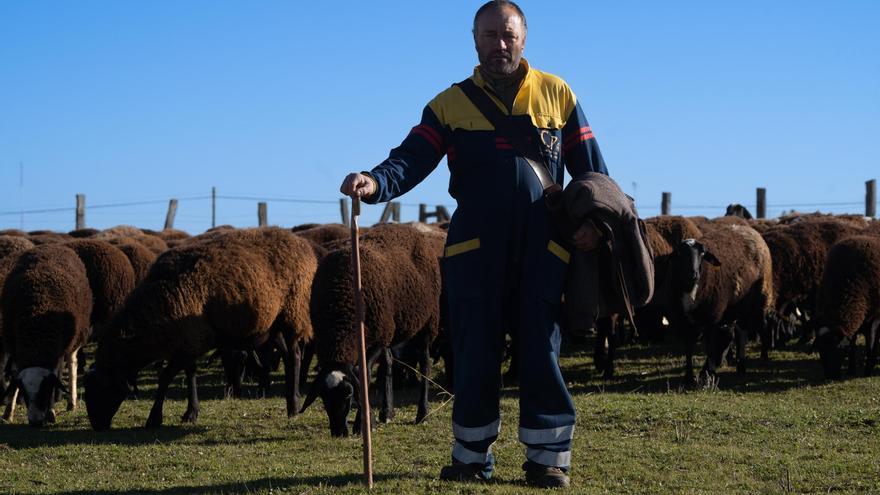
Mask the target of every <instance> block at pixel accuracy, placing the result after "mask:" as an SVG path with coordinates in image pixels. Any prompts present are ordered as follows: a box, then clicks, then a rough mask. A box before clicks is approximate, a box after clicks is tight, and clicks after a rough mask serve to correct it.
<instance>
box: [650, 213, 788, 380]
mask: <svg viewBox="0 0 880 495" xmlns="http://www.w3.org/2000/svg"><path fill="white" fill-rule="evenodd" d="M704 262H705V263H704ZM706 264H709V265H712V266H713V267H707V266H706ZM668 274H669V275H668V276H669V280H668V281H667V282H668V283H669V284H670V290H671V291H672V292H671V295H670V297H671V298H673V299H674V300H677V303H676V304H675V305H672V306H671V307H670V310H671V317H672V318H671V320H672V323H673V325H674V326H676V327H678V328H681V329H682V330H683V332H682V335H683V336H684V339H685V353H686V363H685V378H686V380H688V381H692V380H693V378H694V373H693V350H694V344H695V342H696V340H697V339H698V338H699V336H700V335H701V334H702V335H703V339H704V343H705V346H706V353H707V356H706V363H705V365H704V367H703V370H704V372H705V373H707V374H708V375H714V373H715V369H716V368H717V367H718V366H720V365H721V362H722V358H723V357H724V354H725V353H726V351H727V349H728V347H729V346H730V344H731V341H732V340H733V339H734V331H732V330H731V328H732V327H734V328H735V333H736V335H735V337H736V351H737V361H738V362H737V371H738V372H740V373H742V372H744V371H745V344H746V341H747V338H748V334H747V333H746V331H747V330H756V331H757V332H758V333H759V334H760V335H761V337H762V340H764V339H765V336H764V329H765V317H766V315H767V313H768V312H769V311H770V310H771V309H772V307H773V301H774V299H773V297H774V295H773V286H772V277H773V268H772V261H771V258H770V251H769V250H768V249H767V245H766V244H765V243H764V240H763V239H762V238H761V236H760V234H758V233H757V232H756V231H755V230H754V229H752V228H750V227H744V226H742V225H737V224H727V223H724V222H717V223H711V225H710V224H707V225H705V226H704V227H703V237H702V238H701V239H700V240H699V241H697V240H694V239H687V240H685V241H683V242H682V243H680V244H679V245H678V246H676V249H675V251H674V252H673V254H672V257H671V259H670V262H669V272H668ZM734 324H735V325H734Z"/></svg>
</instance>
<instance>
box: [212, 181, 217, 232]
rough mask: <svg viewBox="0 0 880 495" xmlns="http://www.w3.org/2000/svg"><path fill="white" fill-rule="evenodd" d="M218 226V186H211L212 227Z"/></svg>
mask: <svg viewBox="0 0 880 495" xmlns="http://www.w3.org/2000/svg"><path fill="white" fill-rule="evenodd" d="M216 226H217V188H216V187H212V188H211V228H212V229H213V228H214V227H216Z"/></svg>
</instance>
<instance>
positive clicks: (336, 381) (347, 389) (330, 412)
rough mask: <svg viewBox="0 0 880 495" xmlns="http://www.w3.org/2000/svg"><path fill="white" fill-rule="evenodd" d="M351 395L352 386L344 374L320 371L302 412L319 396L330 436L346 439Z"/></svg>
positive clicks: (352, 393)
mask: <svg viewBox="0 0 880 495" xmlns="http://www.w3.org/2000/svg"><path fill="white" fill-rule="evenodd" d="M353 395H354V386H353V385H352V384H351V380H350V379H349V377H348V375H347V374H346V373H344V372H342V371H338V370H337V371H330V370H327V371H322V372H321V373H319V374H318V376H317V377H316V378H315V382H314V383H312V387H311V389H310V390H309V395H308V397H307V398H306V401H305V403H304V404H303V407H302V411H305V410H306V408H307V407H309V406H310V405H311V404H312V402H314V401H315V399H317V398H318V396H320V397H321V400H322V401H323V402H324V410H326V411H327V418H328V419H329V420H330V434H331V435H332V436H334V437H347V436H348V413H349V412H351V398H352V396H353Z"/></svg>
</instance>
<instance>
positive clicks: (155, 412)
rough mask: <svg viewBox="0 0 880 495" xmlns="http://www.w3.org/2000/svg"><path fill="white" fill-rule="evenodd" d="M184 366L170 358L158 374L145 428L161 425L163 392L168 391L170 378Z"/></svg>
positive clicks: (163, 401)
mask: <svg viewBox="0 0 880 495" xmlns="http://www.w3.org/2000/svg"><path fill="white" fill-rule="evenodd" d="M183 368H184V364H183V363H181V362H179V361H178V360H175V359H172V360H171V361H169V362H168V364H167V365H165V369H163V370H162V373H160V374H159V383H158V385H157V386H156V398H155V400H154V401H153V407H152V409H150V416H149V417H148V418H147V423H146V424H145V425H144V427H145V428H158V427H160V426H162V405H163V404H164V403H165V394H167V393H168V385H169V384H171V380H173V379H174V377H175V376H177V373H179V372H180V370H182V369H183Z"/></svg>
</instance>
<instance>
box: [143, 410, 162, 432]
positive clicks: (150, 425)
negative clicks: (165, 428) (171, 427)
mask: <svg viewBox="0 0 880 495" xmlns="http://www.w3.org/2000/svg"><path fill="white" fill-rule="evenodd" d="M160 426H162V416H158V415H155V416H154V415H152V414H151V415H150V417H149V418H147V423H146V424H145V425H144V428H147V429H155V428H159V427H160Z"/></svg>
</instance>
